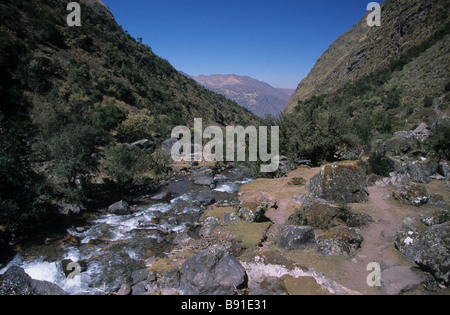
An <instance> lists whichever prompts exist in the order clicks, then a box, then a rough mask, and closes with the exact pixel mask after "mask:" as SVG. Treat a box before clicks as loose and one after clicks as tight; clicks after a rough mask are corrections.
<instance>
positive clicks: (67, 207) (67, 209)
mask: <svg viewBox="0 0 450 315" xmlns="http://www.w3.org/2000/svg"><path fill="white" fill-rule="evenodd" d="M57 208H58V213H60V214H62V215H66V216H69V215H72V214H75V215H76V214H80V212H81V211H82V210H85V208H84V207H83V206H80V205H75V204H67V203H59V204H57Z"/></svg>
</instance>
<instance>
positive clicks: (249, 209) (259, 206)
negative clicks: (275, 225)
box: [236, 201, 269, 223]
mask: <svg viewBox="0 0 450 315" xmlns="http://www.w3.org/2000/svg"><path fill="white" fill-rule="evenodd" d="M268 208H269V206H268V204H267V203H265V202H262V203H260V202H257V201H255V202H246V203H244V204H241V205H239V207H238V209H237V211H236V215H237V216H238V217H239V218H241V219H243V220H245V221H247V222H250V223H255V222H264V221H266V220H267V217H266V216H265V214H266V212H267V210H268Z"/></svg>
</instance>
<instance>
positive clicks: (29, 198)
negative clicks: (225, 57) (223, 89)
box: [0, 0, 258, 231]
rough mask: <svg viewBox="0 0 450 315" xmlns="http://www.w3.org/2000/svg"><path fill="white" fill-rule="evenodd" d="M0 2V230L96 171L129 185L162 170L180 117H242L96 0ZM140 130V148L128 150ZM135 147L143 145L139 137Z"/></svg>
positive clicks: (63, 197)
mask: <svg viewBox="0 0 450 315" xmlns="http://www.w3.org/2000/svg"><path fill="white" fill-rule="evenodd" d="M78 3H80V5H81V26H80V27H77V26H74V27H70V26H68V24H67V17H68V15H69V13H71V11H68V10H67V4H68V1H64V0H36V1H29V0H4V1H2V2H1V3H0V96H1V100H2V102H1V104H0V230H1V231H3V230H5V229H4V226H3V225H6V226H8V227H10V226H12V227H13V228H15V227H16V226H18V225H20V223H21V222H23V221H28V220H29V219H30V218H34V217H41V215H40V213H41V212H42V211H46V210H47V209H49V207H48V204H55V203H56V202H59V201H62V202H69V203H75V204H81V203H84V202H86V201H88V200H89V199H90V197H92V196H91V195H92V193H93V192H94V191H95V190H94V189H93V188H92V187H91V184H92V183H93V182H94V180H93V179H94V178H96V177H97V179H99V178H101V177H104V176H105V174H106V175H108V176H109V177H110V179H112V180H114V181H116V182H118V183H120V184H123V185H129V184H130V183H131V182H132V181H133V180H135V179H136V178H137V176H138V175H142V174H149V175H148V176H150V177H151V176H152V175H155V174H158V173H161V172H164V171H165V170H166V166H167V164H166V162H165V160H164V159H163V158H162V157H161V156H159V155H154V154H153V151H155V149H156V152H158V150H157V149H158V147H160V144H161V142H162V141H164V140H165V139H166V138H168V137H170V133H171V130H172V128H173V127H174V126H178V125H188V126H190V125H193V121H194V118H196V117H198V118H203V121H204V123H205V124H215V125H220V126H224V125H232V124H239V125H249V124H254V123H256V122H258V118H257V117H256V116H255V115H253V114H252V113H251V112H250V111H248V110H247V109H244V108H242V107H241V106H239V105H238V104H236V103H234V102H232V101H229V100H227V99H226V98H225V97H224V96H222V95H219V94H215V93H213V92H211V91H208V90H207V89H205V88H203V87H201V86H200V85H198V84H197V83H196V82H195V81H194V80H192V79H189V78H187V77H185V76H183V75H181V74H179V72H178V71H177V70H176V69H174V68H173V67H172V66H171V65H170V63H169V62H168V61H166V60H164V59H162V58H160V57H158V56H156V55H155V54H154V53H153V52H152V50H151V48H150V47H148V46H146V45H143V44H142V43H140V42H139V41H136V40H135V39H134V38H132V37H131V36H130V35H128V34H127V32H126V31H124V30H123V29H122V28H121V27H120V26H119V25H118V24H117V23H116V21H115V20H114V17H113V15H112V13H111V12H110V10H109V9H108V8H107V7H106V6H105V5H104V4H103V3H102V2H100V1H98V0H80V1H78ZM141 139H147V140H148V141H147V142H145V146H146V148H150V149H152V150H138V149H133V150H132V149H130V148H132V147H130V145H128V146H127V145H125V146H123V145H122V146H120V145H119V144H120V143H127V144H132V143H134V142H136V141H138V140H141ZM141 146H142V145H141Z"/></svg>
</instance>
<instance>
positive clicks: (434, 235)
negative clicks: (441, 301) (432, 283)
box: [395, 222, 450, 285]
mask: <svg viewBox="0 0 450 315" xmlns="http://www.w3.org/2000/svg"><path fill="white" fill-rule="evenodd" d="M449 244H450V222H446V223H444V224H439V225H433V226H432V227H430V228H428V229H427V230H426V231H424V232H420V231H419V230H417V229H410V230H408V229H404V230H400V231H399V232H398V233H397V238H396V241H395V246H396V248H397V249H398V250H399V251H400V252H401V253H402V254H403V255H404V256H405V257H406V258H407V259H408V260H410V261H411V262H414V263H416V264H417V265H418V266H419V267H420V268H421V269H422V270H424V271H428V272H430V273H431V274H432V275H433V276H434V277H435V278H436V279H437V280H438V281H439V282H442V283H444V284H445V285H449V283H450V281H449V280H450V250H449Z"/></svg>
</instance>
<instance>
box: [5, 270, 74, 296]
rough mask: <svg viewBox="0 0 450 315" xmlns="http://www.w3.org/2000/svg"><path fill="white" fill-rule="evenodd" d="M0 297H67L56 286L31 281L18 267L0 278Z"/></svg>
mask: <svg viewBox="0 0 450 315" xmlns="http://www.w3.org/2000/svg"><path fill="white" fill-rule="evenodd" d="M0 295H67V293H66V292H65V291H64V290H63V289H61V288H60V287H59V286H57V285H56V284H53V283H50V282H47V281H39V280H34V279H32V278H31V277H30V276H29V275H28V274H26V273H25V271H24V270H23V269H22V268H20V267H18V266H12V267H10V268H9V269H8V270H7V271H6V272H5V273H4V274H3V275H1V276H0Z"/></svg>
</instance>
